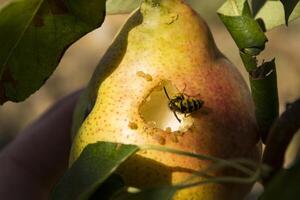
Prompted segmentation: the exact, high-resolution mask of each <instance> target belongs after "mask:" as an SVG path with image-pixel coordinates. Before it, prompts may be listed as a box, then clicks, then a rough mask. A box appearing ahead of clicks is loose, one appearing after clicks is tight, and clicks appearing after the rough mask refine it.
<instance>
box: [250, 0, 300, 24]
mask: <svg viewBox="0 0 300 200" xmlns="http://www.w3.org/2000/svg"><path fill="white" fill-rule="evenodd" d="M284 2H285V3H284V4H285V7H284V6H283V4H282V2H280V1H279V0H277V1H276V0H275V1H270V0H269V1H267V2H266V3H265V4H264V5H263V6H262V8H261V9H260V10H259V11H258V13H257V14H256V15H255V18H256V19H260V20H262V21H261V22H263V24H264V27H265V29H266V30H270V29H272V28H275V27H277V26H280V25H283V24H286V22H291V21H293V20H295V19H297V18H299V17H300V2H299V1H298V3H297V4H296V5H295V0H288V1H287V0H284ZM292 2H294V4H293V6H292ZM285 11H286V13H285Z"/></svg>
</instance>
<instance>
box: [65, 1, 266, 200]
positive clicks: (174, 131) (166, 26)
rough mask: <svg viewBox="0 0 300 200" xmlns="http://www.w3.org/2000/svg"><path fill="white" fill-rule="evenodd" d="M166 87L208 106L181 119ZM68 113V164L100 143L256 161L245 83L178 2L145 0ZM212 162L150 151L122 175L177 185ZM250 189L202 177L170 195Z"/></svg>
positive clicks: (222, 195)
mask: <svg viewBox="0 0 300 200" xmlns="http://www.w3.org/2000/svg"><path fill="white" fill-rule="evenodd" d="M163 87H165V89H166V92H167V93H168V95H169V96H170V98H173V97H174V96H176V95H177V94H178V93H181V94H183V95H184V97H185V98H193V99H198V100H201V101H203V102H204V105H203V106H202V107H201V108H200V109H198V110H195V112H193V113H191V114H187V115H183V114H181V113H180V112H177V113H176V114H177V115H178V118H179V119H180V120H181V122H179V120H177V119H176V117H175V116H174V113H173V112H172V111H171V110H170V108H169V107H168V102H169V99H168V98H167V95H166V94H165V92H164V90H163ZM86 112H87V113H88V115H86ZM74 119H75V123H74V132H76V134H75V136H74V141H73V145H72V149H71V156H70V165H71V164H72V163H73V162H74V161H75V160H76V159H77V158H78V157H79V155H80V153H81V152H82V150H83V149H84V148H85V147H86V146H87V145H88V144H90V143H95V142H97V141H109V142H117V143H123V144H137V145H158V146H164V147H168V148H173V149H179V150H183V151H188V152H193V153H200V154H207V155H212V156H216V157H220V158H225V159H229V158H246V159H251V160H254V161H258V160H259V159H260V146H259V144H258V134H257V126H256V121H255V117H254V107H253V103H252V100H251V97H250V94H249V90H248V88H247V86H246V84H245V82H244V80H243V79H242V77H241V75H240V74H239V72H238V71H237V70H236V69H235V67H234V66H233V65H232V64H231V63H230V62H229V61H228V60H227V59H226V58H225V57H224V56H223V55H222V54H221V53H220V51H219V50H218V49H217V47H216V45H215V43H214V40H213V37H212V35H211V33H210V31H209V28H208V27H207V25H206V24H205V22H204V21H203V19H202V18H200V17H199V16H198V15H197V13H196V12H195V11H193V10H192V9H191V8H190V7H189V6H188V5H187V4H186V3H185V2H184V1H182V0H144V1H143V3H142V5H141V8H140V9H138V10H137V11H135V12H134V13H133V14H132V15H131V16H130V17H129V19H128V21H127V22H126V24H125V25H124V26H123V28H122V29H121V31H120V32H119V34H118V35H117V37H116V38H115V40H114V42H113V43H112V45H111V46H110V48H109V49H108V51H107V52H106V54H105V55H104V57H103V58H102V60H101V61H100V63H99V65H98V67H97V69H96V71H95V73H94V75H93V77H92V79H91V81H90V83H89V86H88V88H87V89H86V91H85V93H84V95H83V96H82V97H81V100H80V102H79V106H78V107H77V110H76V112H75V117H74ZM209 165H210V163H209V162H207V161H201V160H197V159H195V158H191V157H184V156H180V155H176V154H171V153H166V152H159V151H151V150H147V151H141V152H138V153H137V155H134V156H133V157H131V158H130V159H129V160H128V161H126V162H125V163H124V164H123V165H122V166H121V167H120V168H119V169H118V173H119V174H120V175H121V176H122V177H123V178H124V180H125V183H127V184H128V185H130V186H135V187H146V186H151V185H160V184H175V183H180V182H182V181H185V180H186V179H187V178H188V177H189V176H190V175H191V172H192V171H196V170H197V171H198V170H202V169H205V168H207V167H208V166H209ZM228 173H229V172H228V170H227V172H226V171H221V172H218V173H216V174H215V175H218V176H220V175H228ZM250 188H251V185H246V186H245V185H234V184H208V185H204V186H199V187H193V188H190V189H184V190H181V191H180V192H178V193H177V194H176V195H175V197H174V200H192V199H193V200H202V199H205V200H223V199H224V200H225V199H230V200H234V199H242V198H243V197H244V196H245V194H246V193H247V192H248V191H249V189H250Z"/></svg>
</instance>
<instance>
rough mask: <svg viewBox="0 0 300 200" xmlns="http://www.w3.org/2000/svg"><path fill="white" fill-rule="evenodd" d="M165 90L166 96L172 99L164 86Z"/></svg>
mask: <svg viewBox="0 0 300 200" xmlns="http://www.w3.org/2000/svg"><path fill="white" fill-rule="evenodd" d="M164 91H165V94H166V96H167V97H168V99H169V100H171V99H170V97H169V95H168V92H167V90H166V88H165V86H164Z"/></svg>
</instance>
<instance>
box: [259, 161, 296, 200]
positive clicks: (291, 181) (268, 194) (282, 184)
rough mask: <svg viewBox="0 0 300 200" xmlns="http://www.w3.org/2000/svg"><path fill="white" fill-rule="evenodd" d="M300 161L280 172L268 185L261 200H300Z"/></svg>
mask: <svg viewBox="0 0 300 200" xmlns="http://www.w3.org/2000/svg"><path fill="white" fill-rule="evenodd" d="M299 183H300V160H298V161H297V162H296V163H295V164H294V166H292V167H291V168H290V169H287V170H282V171H281V172H279V173H278V174H277V175H276V176H275V177H274V178H273V179H272V181H271V182H270V183H269V184H268V185H267V187H266V188H265V191H264V193H263V195H262V196H261V198H260V200H299V197H300V190H299Z"/></svg>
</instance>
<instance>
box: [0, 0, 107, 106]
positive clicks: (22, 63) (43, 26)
mask: <svg viewBox="0 0 300 200" xmlns="http://www.w3.org/2000/svg"><path fill="white" fill-rule="evenodd" d="M104 16H105V0H89V1H85V0H66V1H61V0H48V1H45V0H15V1H11V2H10V3H8V4H6V6H4V7H2V9H1V10H0V45H1V48H0V104H2V103H4V102H6V101H8V100H10V101H15V102H18V101H22V100H24V99H26V98H27V97H28V96H29V95H31V94H32V93H34V92H35V91H36V90H38V89H39V88H40V87H41V86H42V85H43V84H44V82H45V81H46V80H47V79H48V77H49V76H50V75H51V74H52V73H53V71H54V70H55V68H56V67H57V65H58V63H59V61H60V59H61V57H62V55H63V53H64V52H65V50H66V48H67V47H68V46H69V45H70V44H72V43H73V42H75V41H76V40H78V39H79V38H80V37H82V36H83V35H84V34H86V33H87V32H90V31H91V30H93V29H95V28H97V27H99V26H100V25H101V24H102V22H103V20H104Z"/></svg>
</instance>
